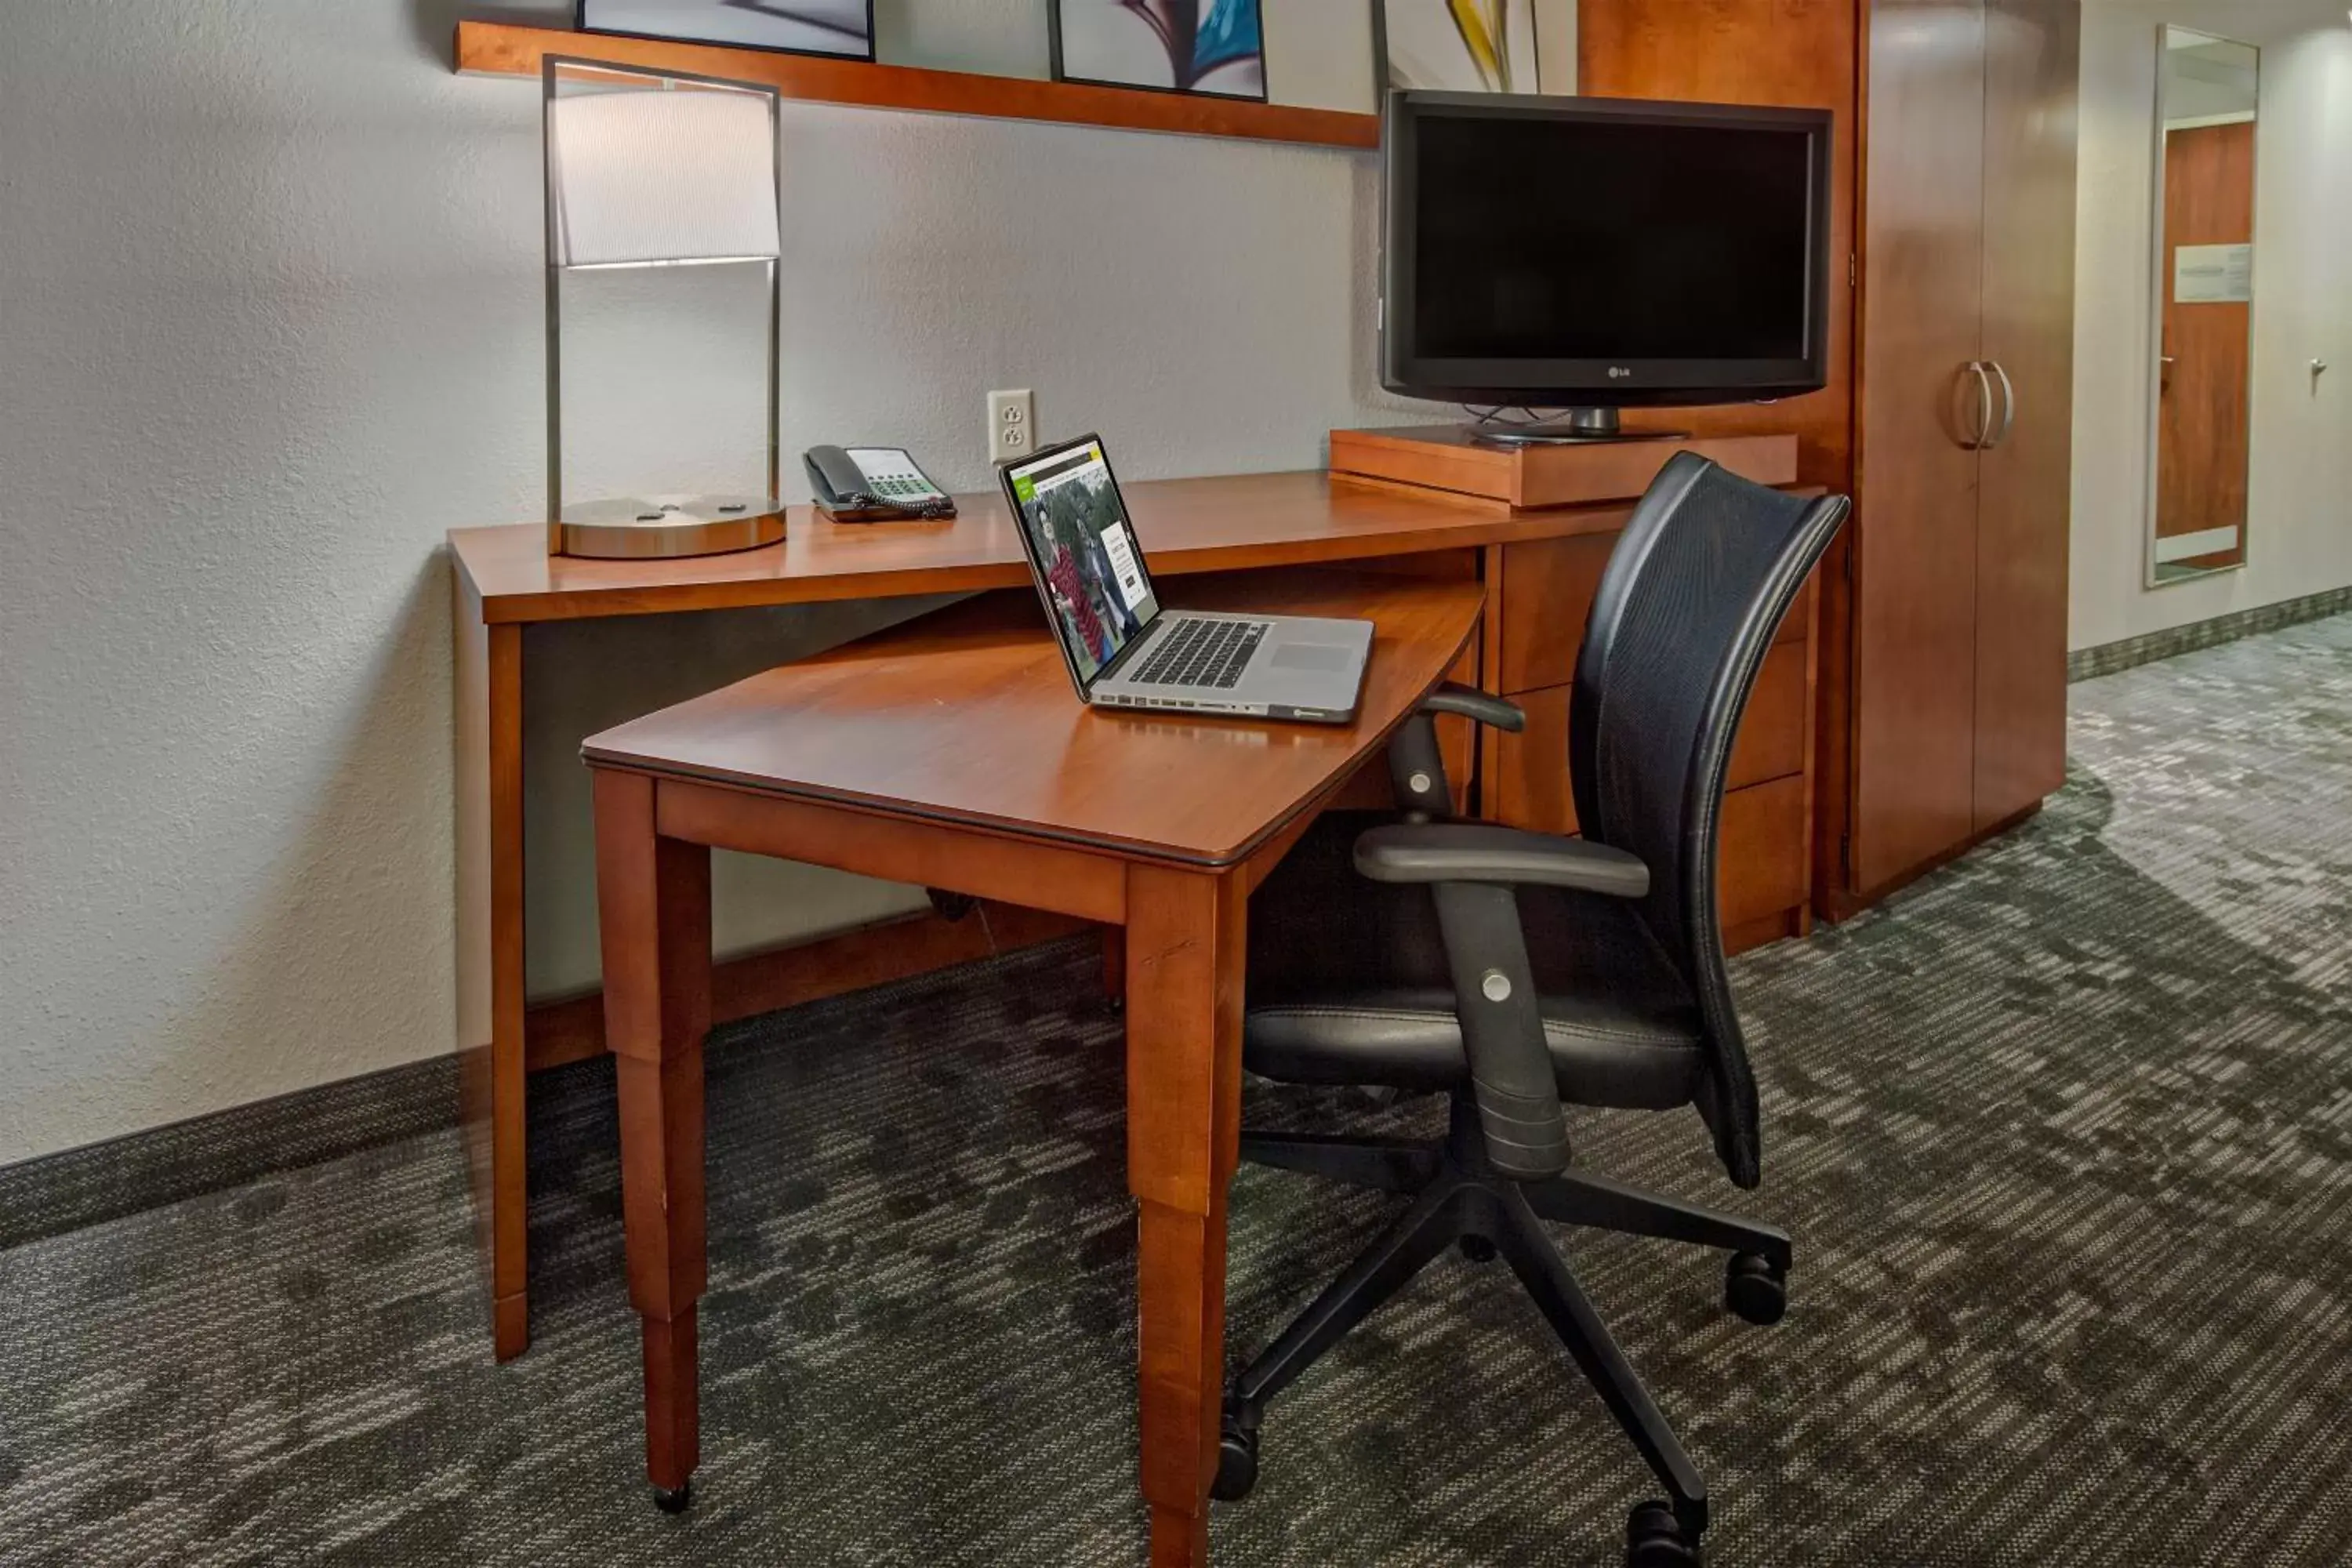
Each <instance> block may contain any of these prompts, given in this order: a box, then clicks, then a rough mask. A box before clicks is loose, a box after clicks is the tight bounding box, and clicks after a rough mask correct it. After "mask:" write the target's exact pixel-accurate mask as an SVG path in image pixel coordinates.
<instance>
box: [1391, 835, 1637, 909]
mask: <svg viewBox="0 0 2352 1568" xmlns="http://www.w3.org/2000/svg"><path fill="white" fill-rule="evenodd" d="M1356 869H1357V871H1358V872H1359V873H1360V874H1361V875H1363V876H1366V877H1369V878H1370V879H1372V880H1373V881H1375V882H1499V883H1503V884H1505V885H1507V886H1514V887H1516V886H1520V885H1525V884H1536V885H1540V886H1544V887H1553V888H1574V889H1578V890H1580V891H1581V892H1587V893H1600V894H1603V895H1605V896H1607V897H1609V898H1612V899H1638V898H1641V897H1643V895H1644V894H1646V893H1648V892H1649V890H1650V868H1648V867H1647V866H1645V865H1643V863H1642V860H1641V858H1640V857H1638V856H1634V855H1629V854H1627V853H1626V852H1625V851H1624V850H1622V849H1612V848H1611V847H1609V846H1608V845H1606V844H1594V843H1592V842H1591V841H1590V840H1587V839H1582V838H1562V837H1558V836H1556V835H1553V834H1549V833H1528V832H1526V831H1523V830H1522V829H1519V828H1517V827H1502V826H1495V825H1493V824H1489V823H1471V822H1431V823H1400V824H1397V825H1394V826H1388V827H1375V828H1373V829H1371V830H1370V832H1368V833H1365V834H1362V835H1360V837H1358V838H1357V839H1356Z"/></svg>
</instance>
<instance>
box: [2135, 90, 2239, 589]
mask: <svg viewBox="0 0 2352 1568" xmlns="http://www.w3.org/2000/svg"><path fill="white" fill-rule="evenodd" d="M2164 140H2165V153H2164V270H2163V274H2162V276H2161V277H2160V278H2159V279H2158V288H2160V289H2162V290H2163V291H2164V294H2163V298H2164V347H2163V353H2164V360H2163V363H2161V364H2160V365H2159V366H2158V387H2159V388H2160V390H2159V393H2158V415H2157V426H2158V428H2157V458H2156V536H2157V538H2158V539H2159V540H2165V539H2176V538H2179V537H2180V536H2181V535H2183V534H2191V533H2209V534H2212V535H2215V536H2216V538H2217V539H2218V537H2219V534H2220V532H2221V531H2222V530H2225V529H2226V530H2229V531H2231V534H2232V535H2233V537H2232V538H2231V540H2230V541H2229V542H2227V543H2226V544H2223V545H2222V546H2221V548H2219V549H2215V550H2210V551H2207V552H2204V553H2202V554H2199V555H2194V556H2189V557H2186V558H2182V559H2178V560H2174V561H2171V562H2169V563H2168V564H2169V565H2172V566H2176V567H2192V568H2202V567H2221V566H2237V565H2242V564H2243V563H2244V562H2245V559H2246V533H2245V526H2246V464H2247V431H2248V429H2249V428H2250V425H2249V421H2248V416H2247V395H2248V394H2247V384H2248V371H2249V364H2248V360H2247V344H2248V341H2249V340H2248V333H2249V331H2250V330H2251V329H2252V317H2253V307H2252V305H2248V304H2243V303H2239V302H2234V301H2224V302H2213V303H2198V302H2193V301H2192V302H2191V303H2189V304H2186V305H2184V304H2182V303H2180V301H2179V300H2177V299H2175V298H2174V296H2173V280H2174V279H2175V278H2176V276H2178V270H2177V268H2176V265H2175V261H2176V256H2177V253H2178V252H2179V248H2180V247H2182V246H2184V245H2251V244H2252V243H2253V238H2254V124H2253V121H2251V120H2249V121H2244V122H2243V123H2241V124H2235V125H2200V126H2196V127H2193V128H2190V129H2187V130H2180V131H2173V132H2168V133H2167V134H2166V136H2165V139H2164Z"/></svg>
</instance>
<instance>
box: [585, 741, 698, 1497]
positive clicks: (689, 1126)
mask: <svg viewBox="0 0 2352 1568" xmlns="http://www.w3.org/2000/svg"><path fill="white" fill-rule="evenodd" d="M595 792H596V907H597V914H598V920H599V921H600V923H601V925H602V928H603V934H604V1036H605V1039H606V1041H607V1042H608V1043H609V1044H610V1046H611V1047H612V1050H613V1053H614V1057H615V1058H618V1059H617V1061H616V1062H615V1064H614V1065H615V1069H616V1076H617V1078H618V1079H619V1085H620V1102H621V1210H622V1215H621V1217H622V1224H623V1226H624V1228H625V1231H626V1234H627V1239H628V1253H629V1300H630V1303H631V1304H632V1305H633V1306H635V1308H636V1310H637V1314H638V1317H639V1318H640V1320H641V1321H642V1325H643V1331H644V1335H645V1370H646V1475H647V1477H648V1479H651V1481H652V1482H653V1487H654V1498H655V1500H656V1501H657V1502H658V1503H660V1504H661V1505H662V1507H664V1508H666V1509H669V1510H673V1511H674V1510H677V1509H680V1508H683V1507H685V1506H686V1502H687V1497H688V1484H689V1482H690V1481H691V1480H692V1479H693V1476H694V1467H695V1465H696V1464H697V1463H698V1460H699V1459H700V1457H701V1455H700V1440H699V1428H698V1387H697V1380H696V1368H697V1355H696V1321H695V1304H696V1303H697V1302H698V1301H699V1300H701V1299H702V1292H703V1289H704V1286H705V1285H706V1283H707V1282H708V1279H709V1269H708V1261H707V1258H706V1255H705V1250H704V1238H703V1186H702V1182H703V1162H702V1143H703V1096H702V1047H703V1039H704V1037H705V1036H707V1035H708V1034H709V1032H710V851H709V849H707V848H705V847H702V846H701V845H698V844H688V843H685V842H683V841H681V840H678V839H675V838H664V837H659V836H658V835H657V834H656V831H655V817H654V799H655V793H656V784H655V783H654V781H653V780H651V779H649V778H646V777H645V776H644V775H642V774H637V773H614V772H608V771H604V770H599V771H598V772H597V773H596V775H595Z"/></svg>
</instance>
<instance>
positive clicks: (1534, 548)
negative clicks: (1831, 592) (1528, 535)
mask: <svg viewBox="0 0 2352 1568" xmlns="http://www.w3.org/2000/svg"><path fill="white" fill-rule="evenodd" d="M1616 547H1617V535H1616V534H1614V533H1590V534H1580V535H1578V536H1576V537H1574V538H1570V539H1539V540H1535V541H1532V542H1528V543H1526V544H1507V545H1505V546H1504V547H1503V552H1502V563H1503V583H1502V592H1501V593H1500V595H1497V599H1498V602H1499V605H1500V611H1501V616H1502V625H1501V628H1500V630H1501V634H1502V635H1501V637H1500V641H1501V644H1502V656H1501V658H1500V660H1499V661H1498V662H1499V666H1500V668H1497V669H1496V690H1499V691H1501V692H1503V693H1504V694H1505V695H1507V696H1512V695H1516V694H1517V693H1519V692H1522V691H1536V690H1540V689H1543V688H1545V687H1548V686H1565V685H1567V684H1568V683H1569V682H1570V681H1571V680H1574V679H1576V650H1577V648H1578V647H1580V645H1581V644H1582V643H1583V641H1584V622H1585V617H1586V616H1587V614H1588V613H1589V612H1590V611H1591V608H1592V595H1593V593H1594V591H1595V590H1597V589H1598V588H1599V587H1600V586H1601V572H1602V571H1603V569H1605V568H1606V567H1607V566H1608V564H1609V554H1610V552H1612V550H1614V549H1616ZM1813 591H1814V584H1813V583H1811V582H1808V583H1807V584H1805V589H1804V592H1803V593H1802V594H1801V595H1798V598H1797V602H1796V603H1795V604H1794V605H1791V606H1790V609H1789V614H1788V616H1786V617H1785V618H1784V619H1783V620H1782V621H1781V623H1780V630H1779V632H1778V633H1777V634H1776V635H1775V636H1774V637H1773V639H1772V640H1773V642H1774V644H1775V645H1776V646H1782V647H1785V646H1786V645H1788V644H1790V643H1801V642H1803V641H1804V640H1805V639H1806V637H1807V634H1808V632H1809V631H1810V629H1811V625H1812V596H1813Z"/></svg>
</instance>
